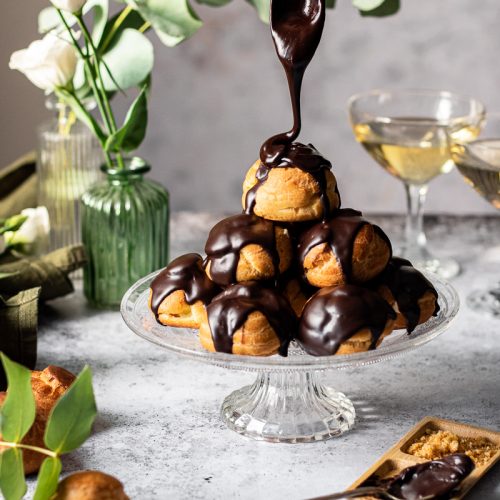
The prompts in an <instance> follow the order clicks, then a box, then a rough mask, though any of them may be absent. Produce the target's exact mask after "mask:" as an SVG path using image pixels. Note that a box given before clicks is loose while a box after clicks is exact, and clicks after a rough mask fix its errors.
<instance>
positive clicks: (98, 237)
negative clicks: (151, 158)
mask: <svg viewBox="0 0 500 500" xmlns="http://www.w3.org/2000/svg"><path fill="white" fill-rule="evenodd" d="M124 162H125V168H122V169H120V168H118V167H116V168H115V167H113V168H110V167H107V166H103V167H101V169H102V171H103V172H104V173H105V174H106V177H107V178H106V180H105V181H104V182H102V183H100V184H98V185H96V186H94V187H93V188H91V189H90V190H88V191H87V192H85V193H84V194H83V196H82V205H81V207H82V241H83V243H84V245H85V249H86V251H87V256H88V264H87V266H86V267H85V269H84V292H85V296H86V297H87V299H88V301H89V302H90V303H91V304H92V305H93V306H95V307H99V308H103V309H117V308H118V307H119V306H120V302H121V299H122V296H123V294H124V293H125V292H126V291H127V289H128V288H129V287H130V286H131V285H132V284H133V283H135V282H136V281H137V280H138V279H139V278H142V277H143V276H145V275H146V274H148V273H150V272H151V271H154V270H156V269H160V268H161V267H164V266H166V265H167V263H168V246H169V196H168V192H167V191H166V190H165V188H163V187H162V186H161V185H160V184H158V183H156V182H154V181H151V180H148V179H145V178H144V174H145V173H146V172H148V171H149V170H150V167H149V165H148V164H146V163H145V162H144V161H143V160H142V159H140V158H132V159H125V160H124Z"/></svg>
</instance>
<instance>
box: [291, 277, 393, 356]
mask: <svg viewBox="0 0 500 500" xmlns="http://www.w3.org/2000/svg"><path fill="white" fill-rule="evenodd" d="M395 319H396V313H395V312H394V310H393V309H392V307H391V306H390V305H389V304H388V303H387V302H386V301H385V300H384V299H383V298H382V297H381V296H380V295H379V294H377V293H375V292H373V291H371V290H368V289H366V288H361V287H358V286H355V285H341V286H338V287H328V288H322V289H321V290H319V291H318V292H317V293H316V294H315V295H313V296H312V297H311V299H310V300H309V301H308V302H307V304H306V306H305V307H304V310H303V311H302V317H301V322H300V326H299V333H298V336H297V340H298V342H299V343H300V345H301V346H302V347H303V348H304V350H305V351H306V352H308V353H309V354H312V355H313V356H331V355H332V354H350V353H353V352H363V351H367V350H369V349H375V347H377V345H378V344H379V343H380V342H381V341H382V339H383V338H384V337H385V336H387V335H389V334H390V333H391V332H392V329H393V325H394V320H395Z"/></svg>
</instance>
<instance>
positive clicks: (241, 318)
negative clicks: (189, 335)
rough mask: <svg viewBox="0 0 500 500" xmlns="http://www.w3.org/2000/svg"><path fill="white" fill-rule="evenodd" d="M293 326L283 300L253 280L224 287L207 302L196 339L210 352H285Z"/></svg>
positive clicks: (291, 336) (291, 317) (261, 354)
mask: <svg viewBox="0 0 500 500" xmlns="http://www.w3.org/2000/svg"><path fill="white" fill-rule="evenodd" d="M296 330H297V318H296V316H295V314H294V312H293V310H292V308H291V307H290V305H289V304H288V302H287V300H286V299H285V298H284V297H283V296H282V295H280V293H279V292H278V291H277V290H276V289H273V288H266V287H263V286H261V284H260V283H258V282H256V281H252V282H248V283H239V284H237V285H232V286H230V287H229V288H227V289H226V290H225V291H224V292H222V293H221V294H220V295H218V296H217V297H215V298H214V300H213V301H212V302H211V303H210V304H209V305H208V306H207V308H206V314H205V318H204V319H203V321H202V323H201V326H200V341H201V344H202V345H203V347H204V348H205V349H207V350H208V351H211V352H215V351H217V352H225V353H232V354H240V355H246V356H271V355H272V354H276V353H280V354H281V355H282V356H286V354H287V351H288V345H289V344H290V341H291V340H292V338H293V336H294V334H295V332H296Z"/></svg>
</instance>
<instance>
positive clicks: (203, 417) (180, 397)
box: [30, 213, 500, 500]
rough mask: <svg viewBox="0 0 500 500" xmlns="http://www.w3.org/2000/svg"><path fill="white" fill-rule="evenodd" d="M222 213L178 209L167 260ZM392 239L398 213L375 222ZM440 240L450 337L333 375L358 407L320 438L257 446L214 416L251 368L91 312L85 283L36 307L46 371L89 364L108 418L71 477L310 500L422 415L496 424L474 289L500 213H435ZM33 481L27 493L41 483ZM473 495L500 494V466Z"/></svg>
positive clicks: (201, 495) (178, 492) (486, 325)
mask: <svg viewBox="0 0 500 500" xmlns="http://www.w3.org/2000/svg"><path fill="white" fill-rule="evenodd" d="M216 219H217V217H216V215H214V214H193V213H178V214H176V215H175V216H174V218H173V224H172V228H171V242H172V245H171V248H172V252H171V253H172V257H175V256H176V255H179V254H180V253H183V252H186V251H200V252H201V251H202V250H203V243H204V238H205V237H206V233H207V231H208V229H209V228H210V227H211V225H212V224H213V223H214V222H215V221H216ZM374 220H376V221H377V222H378V223H379V224H380V225H381V226H382V227H383V228H384V229H385V230H386V231H387V232H388V233H389V235H390V236H392V237H393V238H395V239H397V238H398V237H399V235H400V228H401V219H400V218H397V217H380V216H379V217H374ZM427 228H428V236H429V239H430V241H431V244H432V243H433V244H434V247H435V249H436V251H438V252H439V253H440V254H441V255H449V256H455V257H456V258H457V259H459V261H460V263H461V265H462V267H463V273H462V274H461V275H460V276H459V277H458V278H456V279H454V280H453V281H452V283H453V285H454V286H455V287H456V288H457V290H458V291H459V294H460V297H461V299H462V306H461V310H460V312H459V315H458V318H457V320H456V321H455V322H454V323H453V325H452V327H451V328H450V329H449V331H447V332H446V333H445V334H443V335H442V336H441V337H439V338H437V339H436V340H434V341H432V342H431V343H429V344H427V345H425V346H423V347H421V348H419V349H417V350H414V351H412V352H410V353H409V354H407V355H406V356H403V357H399V358H397V359H393V360H390V361H386V362H383V363H380V364H377V365H372V366H367V367H363V368H358V369H356V370H347V371H338V372H335V371H334V372H326V373H325V374H324V375H322V376H323V377H324V380H325V382H328V383H329V384H330V385H331V386H334V387H336V388H338V389H340V390H342V391H343V392H345V393H346V394H348V395H349V396H350V397H351V398H352V400H353V401H354V403H355V405H356V409H357V423H356V426H355V428H354V429H353V430H352V431H351V432H349V433H347V434H345V435H343V436H341V437H338V438H334V439H331V440H329V441H323V442H318V443H312V444H296V445H290V444H269V443H263V442H255V441H251V440H248V439H246V438H243V437H241V436H240V435H238V434H236V433H234V432H232V431H230V430H228V429H227V428H226V427H225V426H224V424H223V423H222V422H221V420H220V418H219V407H220V404H221V402H222V400H223V399H224V397H225V396H226V395H227V394H229V393H230V392H231V391H233V390H234V389H237V388H239V387H240V386H242V385H246V384H248V383H249V382H251V381H252V380H253V378H254V377H255V375H254V374H252V373H247V372H238V371H230V370H226V369H222V368H218V367H213V366H209V365H204V364H201V363H197V362H193V361H189V360H186V359H183V358H181V357H178V356H177V355H175V354H173V353H169V352H166V351H163V350H162V349H160V348H159V347H157V346H155V345H152V344H149V343H147V342H146V341H144V340H142V339H140V338H139V337H137V336H135V335H134V334H133V333H132V332H131V331H129V330H128V329H127V327H126V326H125V324H124V323H123V321H122V319H121V317H120V314H119V313H118V312H102V311H96V310H92V309H90V308H89V307H88V306H87V305H86V303H85V300H84V298H83V296H82V293H81V292H80V291H77V292H76V293H74V294H72V295H71V296H68V297H66V298H63V299H59V300H56V301H53V302H51V303H50V304H48V305H47V306H45V307H44V309H43V310H42V314H41V327H40V333H39V356H38V366H39V367H40V368H43V367H45V366H46V365H48V364H56V365H61V366H64V367H66V368H68V369H70V370H72V371H73V372H77V371H79V370H80V369H81V368H82V367H83V365H84V364H86V363H87V364H89V365H90V366H91V367H92V371H93V374H94V387H95V392H96V398H97V404H98V409H99V416H98V418H97V420H96V423H95V426H94V431H93V434H92V436H91V437H90V439H89V440H88V441H87V442H86V443H85V444H84V445H83V447H82V448H81V449H79V450H77V451H75V452H73V453H71V454H69V455H67V456H66V457H65V458H64V469H63V473H64V474H66V473H69V472H72V471H75V470H81V469H98V470H102V471H105V472H108V473H110V474H113V475H115V476H116V477H118V478H119V479H120V480H121V481H122V482H123V483H124V485H125V489H126V492H127V493H128V495H129V496H130V498H132V499H141V500H142V499H144V500H149V499H166V498H172V499H173V498H175V499H178V498H179V499H184V498H186V499H188V498H189V499H228V498H240V499H256V498H259V499H260V498H263V499H267V500H271V499H282V498H287V499H290V500H292V499H304V498H307V497H311V496H317V495H325V494H327V493H331V492H334V491H338V490H342V489H343V488H345V487H346V486H348V485H349V484H350V483H352V482H353V481H354V480H355V479H356V478H357V477H358V476H359V475H360V474H361V473H362V472H364V471H365V470H366V469H367V468H368V467H369V466H370V465H371V464H372V463H373V462H374V461H376V460H377V458H378V457H379V456H380V455H381V454H382V453H383V452H384V451H385V450H386V449H388V448H389V447H391V446H392V445H393V444H394V443H395V442H396V441H397V440H398V439H399V438H400V437H401V436H402V435H403V434H404V433H406V431H407V430H408V429H409V428H410V427H412V426H413V425H414V424H415V423H416V422H417V421H418V420H420V419H421V418H422V417H424V416H426V415H434V416H438V417H443V418H450V419H455V420H459V421H462V422H468V423H472V424H475V425H479V426H484V427H489V428H492V429H496V430H498V429H500V319H492V318H490V317H488V316H486V315H481V314H477V313H474V312H473V311H471V310H470V309H469V308H468V307H467V306H466V305H465V303H464V299H465V296H466V295H467V293H468V292H469V291H470V290H472V289H474V288H478V287H483V286H486V285H487V284H489V283H492V282H493V280H494V279H500V256H499V253H500V248H499V247H498V246H497V248H496V250H497V253H496V254H495V252H494V251H493V248H494V245H499V244H500V239H499V236H500V217H495V216H493V217H482V218H474V217H469V218H467V217H466V218H455V217H444V216H442V217H433V218H429V219H428V220H427ZM33 483H34V482H33V480H30V491H31V492H32V491H33ZM469 498H471V499H482V500H485V499H493V498H500V466H497V467H495V468H494V469H493V470H491V471H490V473H489V474H488V475H487V476H486V477H485V478H484V480H483V481H481V483H480V484H479V485H478V486H477V487H476V488H475V489H474V490H473V492H472V493H471V494H470V496H469Z"/></svg>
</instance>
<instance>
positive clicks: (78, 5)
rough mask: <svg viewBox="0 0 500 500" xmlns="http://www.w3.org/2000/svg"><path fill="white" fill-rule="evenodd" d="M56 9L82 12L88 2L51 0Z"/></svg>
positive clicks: (85, 0)
mask: <svg viewBox="0 0 500 500" xmlns="http://www.w3.org/2000/svg"><path fill="white" fill-rule="evenodd" d="M50 1H51V2H52V5H53V6H54V7H56V9H61V10H65V11H67V12H73V13H75V12H80V10H82V7H83V6H84V5H85V4H86V3H87V0H50Z"/></svg>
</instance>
